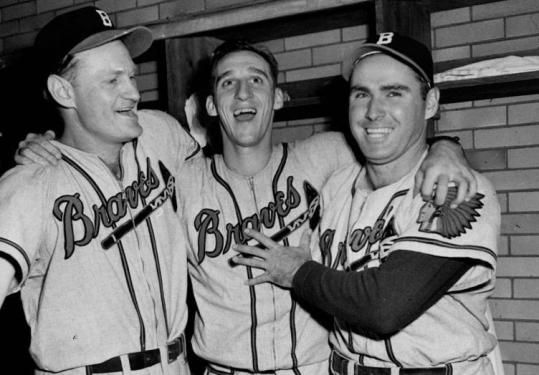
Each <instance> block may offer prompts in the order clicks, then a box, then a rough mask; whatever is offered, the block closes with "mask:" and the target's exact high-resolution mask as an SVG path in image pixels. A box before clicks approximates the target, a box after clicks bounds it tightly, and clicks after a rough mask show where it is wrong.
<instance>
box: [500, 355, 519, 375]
mask: <svg viewBox="0 0 539 375" xmlns="http://www.w3.org/2000/svg"><path fill="white" fill-rule="evenodd" d="M502 358H503V355H502ZM503 372H504V374H503V375H516V370H515V365H514V364H512V363H504V364H503Z"/></svg>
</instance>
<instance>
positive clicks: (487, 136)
mask: <svg viewBox="0 0 539 375" xmlns="http://www.w3.org/2000/svg"><path fill="white" fill-rule="evenodd" d="M536 144H539V126H538V125H532V126H511V127H504V128H498V129H480V130H476V131H475V147H477V148H494V147H511V146H527V145H536Z"/></svg>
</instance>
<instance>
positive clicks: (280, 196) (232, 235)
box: [194, 176, 301, 263]
mask: <svg viewBox="0 0 539 375" xmlns="http://www.w3.org/2000/svg"><path fill="white" fill-rule="evenodd" d="M286 182H287V184H286V185H287V186H286V193H285V192H282V191H277V192H276V194H275V198H274V201H273V202H269V203H268V205H267V206H266V207H263V208H262V209H261V210H260V212H259V213H258V214H253V215H251V216H249V217H246V218H243V219H242V221H241V222H240V223H235V224H232V223H226V224H225V229H226V233H224V234H223V233H222V232H221V230H220V229H219V214H220V211H219V210H212V209H210V208H204V209H202V210H200V212H199V213H198V214H197V215H196V217H195V220H194V226H195V230H196V231H197V232H198V243H197V245H198V252H197V255H198V262H199V263H202V261H203V260H204V258H205V257H206V256H209V257H210V258H215V257H217V256H219V255H221V254H226V253H227V252H228V251H229V250H230V245H231V244H232V241H234V242H235V243H238V244H243V243H245V242H246V238H245V236H244V235H243V232H244V230H245V229H246V228H252V229H254V230H257V231H260V228H261V227H265V228H272V227H273V226H274V224H275V218H276V217H282V218H285V217H286V216H287V215H288V214H289V213H290V211H291V210H292V209H294V208H296V207H298V206H299V204H300V201H301V196H300V194H299V192H298V191H297V190H296V188H295V187H294V178H293V177H292V176H289V177H288V178H287V180H286ZM208 238H213V243H214V246H213V248H210V249H207V248H206V246H208V245H207V242H208Z"/></svg>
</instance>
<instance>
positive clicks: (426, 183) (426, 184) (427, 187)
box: [420, 172, 436, 201]
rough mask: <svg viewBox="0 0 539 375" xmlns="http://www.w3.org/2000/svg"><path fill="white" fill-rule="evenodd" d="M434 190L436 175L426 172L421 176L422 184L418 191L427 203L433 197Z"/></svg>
mask: <svg viewBox="0 0 539 375" xmlns="http://www.w3.org/2000/svg"><path fill="white" fill-rule="evenodd" d="M435 189H436V175H435V174H434V173H429V172H426V173H424V174H423V182H422V183H421V187H420V191H421V195H422V196H423V199H424V200H425V201H429V200H431V199H432V196H433V195H434V190H435Z"/></svg>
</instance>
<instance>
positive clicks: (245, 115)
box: [233, 108, 256, 121]
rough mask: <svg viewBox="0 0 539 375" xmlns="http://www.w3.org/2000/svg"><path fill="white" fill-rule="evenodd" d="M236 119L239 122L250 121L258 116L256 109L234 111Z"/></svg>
mask: <svg viewBox="0 0 539 375" xmlns="http://www.w3.org/2000/svg"><path fill="white" fill-rule="evenodd" d="M233 114H234V118H235V119H236V120H238V121H250V120H252V119H253V118H254V117H255V116H256V109H254V108H240V109H236V110H235V111H234V113H233Z"/></svg>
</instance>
